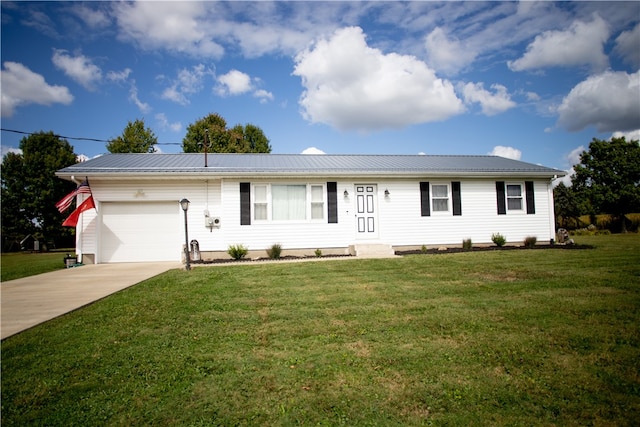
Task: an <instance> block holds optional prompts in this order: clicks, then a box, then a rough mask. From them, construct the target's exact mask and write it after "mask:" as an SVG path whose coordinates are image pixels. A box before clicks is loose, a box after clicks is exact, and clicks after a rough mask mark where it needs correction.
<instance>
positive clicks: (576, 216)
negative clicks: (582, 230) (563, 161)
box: [553, 182, 580, 229]
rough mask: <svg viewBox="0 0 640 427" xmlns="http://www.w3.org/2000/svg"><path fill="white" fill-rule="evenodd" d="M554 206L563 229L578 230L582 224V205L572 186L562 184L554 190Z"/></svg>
mask: <svg viewBox="0 0 640 427" xmlns="http://www.w3.org/2000/svg"><path fill="white" fill-rule="evenodd" d="M553 204H554V207H555V213H556V217H557V218H558V225H559V226H560V227H561V228H568V229H571V228H577V227H578V226H579V223H580V204H579V203H578V197H577V195H576V194H575V191H574V190H573V187H572V186H569V187H567V186H566V185H564V182H561V183H560V184H558V185H557V186H556V188H554V189H553Z"/></svg>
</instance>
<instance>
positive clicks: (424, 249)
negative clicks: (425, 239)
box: [420, 245, 427, 254]
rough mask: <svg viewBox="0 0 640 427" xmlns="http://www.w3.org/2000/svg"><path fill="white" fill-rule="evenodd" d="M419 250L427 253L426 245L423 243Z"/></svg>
mask: <svg viewBox="0 0 640 427" xmlns="http://www.w3.org/2000/svg"><path fill="white" fill-rule="evenodd" d="M420 251H421V252H422V253H423V254H426V253H427V247H426V246H425V245H422V248H420Z"/></svg>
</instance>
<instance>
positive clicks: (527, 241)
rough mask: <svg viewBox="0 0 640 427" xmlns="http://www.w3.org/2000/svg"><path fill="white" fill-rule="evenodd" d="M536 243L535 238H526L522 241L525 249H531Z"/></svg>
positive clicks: (536, 239)
mask: <svg viewBox="0 0 640 427" xmlns="http://www.w3.org/2000/svg"><path fill="white" fill-rule="evenodd" d="M537 241H538V238H537V237H536V236H527V237H526V238H525V239H524V245H525V246H526V247H527V248H532V247H534V246H535V245H536V242H537Z"/></svg>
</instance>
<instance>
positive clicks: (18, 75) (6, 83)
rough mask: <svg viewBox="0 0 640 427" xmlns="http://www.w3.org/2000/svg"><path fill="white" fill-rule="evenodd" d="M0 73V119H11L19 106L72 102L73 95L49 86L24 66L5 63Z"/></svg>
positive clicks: (65, 90)
mask: <svg viewBox="0 0 640 427" xmlns="http://www.w3.org/2000/svg"><path fill="white" fill-rule="evenodd" d="M3 65H4V69H3V70H2V71H1V72H0V81H1V85H2V102H1V105H2V108H1V110H2V117H11V116H13V113H14V111H15V109H16V108H17V107H19V106H21V105H28V104H39V105H51V104H64V105H69V104H71V102H72V101H73V95H71V92H69V89H68V88H66V87H64V86H57V85H53V86H51V85H49V84H47V82H46V81H45V80H44V77H42V76H41V75H40V74H37V73H34V72H33V71H31V70H30V69H29V68H27V67H25V66H24V65H22V64H20V63H17V62H11V61H6V62H5V63H4V64H3Z"/></svg>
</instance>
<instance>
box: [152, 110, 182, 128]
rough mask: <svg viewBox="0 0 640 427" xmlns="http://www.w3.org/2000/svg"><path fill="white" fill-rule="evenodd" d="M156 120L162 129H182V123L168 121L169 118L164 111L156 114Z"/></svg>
mask: <svg viewBox="0 0 640 427" xmlns="http://www.w3.org/2000/svg"><path fill="white" fill-rule="evenodd" d="M156 120H157V122H158V124H159V125H160V128H161V129H163V130H166V129H170V130H171V131H172V132H180V131H181V130H182V123H180V122H174V123H169V119H167V115H166V114H164V113H158V114H156Z"/></svg>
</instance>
